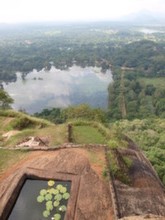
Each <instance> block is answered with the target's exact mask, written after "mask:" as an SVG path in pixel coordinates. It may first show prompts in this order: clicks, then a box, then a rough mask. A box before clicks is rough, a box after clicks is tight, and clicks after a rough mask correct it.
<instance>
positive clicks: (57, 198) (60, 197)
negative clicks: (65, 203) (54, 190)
mask: <svg viewBox="0 0 165 220" xmlns="http://www.w3.org/2000/svg"><path fill="white" fill-rule="evenodd" d="M54 199H55V200H57V201H60V200H61V199H62V195H61V194H57V195H55V197H54Z"/></svg>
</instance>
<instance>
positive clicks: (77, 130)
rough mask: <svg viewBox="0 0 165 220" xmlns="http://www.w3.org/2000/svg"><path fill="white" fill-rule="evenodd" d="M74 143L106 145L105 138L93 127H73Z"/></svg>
mask: <svg viewBox="0 0 165 220" xmlns="http://www.w3.org/2000/svg"><path fill="white" fill-rule="evenodd" d="M73 139H74V140H73V141H74V143H76V144H104V143H105V142H106V140H105V137H104V136H103V135H102V134H101V133H100V132H99V131H98V130H97V129H96V128H93V127H91V126H85V125H84V126H73Z"/></svg>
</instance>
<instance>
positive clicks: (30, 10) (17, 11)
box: [0, 0, 165, 23]
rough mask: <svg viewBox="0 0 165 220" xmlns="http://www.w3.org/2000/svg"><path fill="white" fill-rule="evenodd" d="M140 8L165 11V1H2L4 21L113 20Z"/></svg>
mask: <svg viewBox="0 0 165 220" xmlns="http://www.w3.org/2000/svg"><path fill="white" fill-rule="evenodd" d="M139 11H150V12H153V13H159V14H165V0H0V23H1V22H8V23H16V22H31V21H92V20H110V19H116V18H119V17H122V16H124V15H128V14H130V13H136V12H139Z"/></svg>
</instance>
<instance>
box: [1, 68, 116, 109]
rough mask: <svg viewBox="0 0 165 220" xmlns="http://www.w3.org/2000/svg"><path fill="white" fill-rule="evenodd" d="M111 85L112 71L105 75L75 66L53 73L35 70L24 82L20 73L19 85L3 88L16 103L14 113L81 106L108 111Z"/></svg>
mask: <svg viewBox="0 0 165 220" xmlns="http://www.w3.org/2000/svg"><path fill="white" fill-rule="evenodd" d="M111 81H112V74H111V72H110V70H108V71H107V72H106V74H103V73H101V70H100V68H96V67H86V68H82V67H79V66H72V67H71V68H69V70H59V69H56V68H55V67H52V68H51V70H50V71H45V70H41V71H39V72H37V71H36V70H33V72H30V73H29V74H27V76H26V77H25V78H24V79H23V78H22V75H21V73H19V72H18V73H17V81H16V82H12V83H9V84H5V83H3V86H4V89H5V90H6V91H7V92H8V93H9V94H10V96H11V97H12V98H13V99H14V105H13V108H14V109H17V110H19V109H25V110H26V111H27V112H28V113H34V112H39V111H41V110H42V109H43V108H51V107H67V106H69V105H75V104H80V103H88V104H90V105H91V106H95V107H106V106H107V95H108V92H107V87H108V84H109V83H110V82H111Z"/></svg>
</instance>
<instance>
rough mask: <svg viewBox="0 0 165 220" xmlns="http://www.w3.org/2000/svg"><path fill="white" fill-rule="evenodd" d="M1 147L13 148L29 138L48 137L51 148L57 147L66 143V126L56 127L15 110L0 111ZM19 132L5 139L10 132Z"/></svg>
mask: <svg viewBox="0 0 165 220" xmlns="http://www.w3.org/2000/svg"><path fill="white" fill-rule="evenodd" d="M0 123H1V125H3V126H1V127H0V146H1V147H13V146H15V145H17V144H18V143H20V142H22V141H23V140H24V139H25V138H27V137H29V136H39V137H47V138H48V139H49V142H50V143H49V146H55V145H59V144H62V143H64V142H66V140H67V133H66V131H67V130H66V125H65V124H63V125H54V124H53V123H51V122H49V121H47V120H43V119H38V118H35V117H31V116H29V115H26V114H24V113H21V112H15V111H13V110H7V111H0ZM13 131H18V132H17V133H16V134H14V135H12V136H11V137H10V138H3V135H4V134H6V133H8V132H13Z"/></svg>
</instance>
